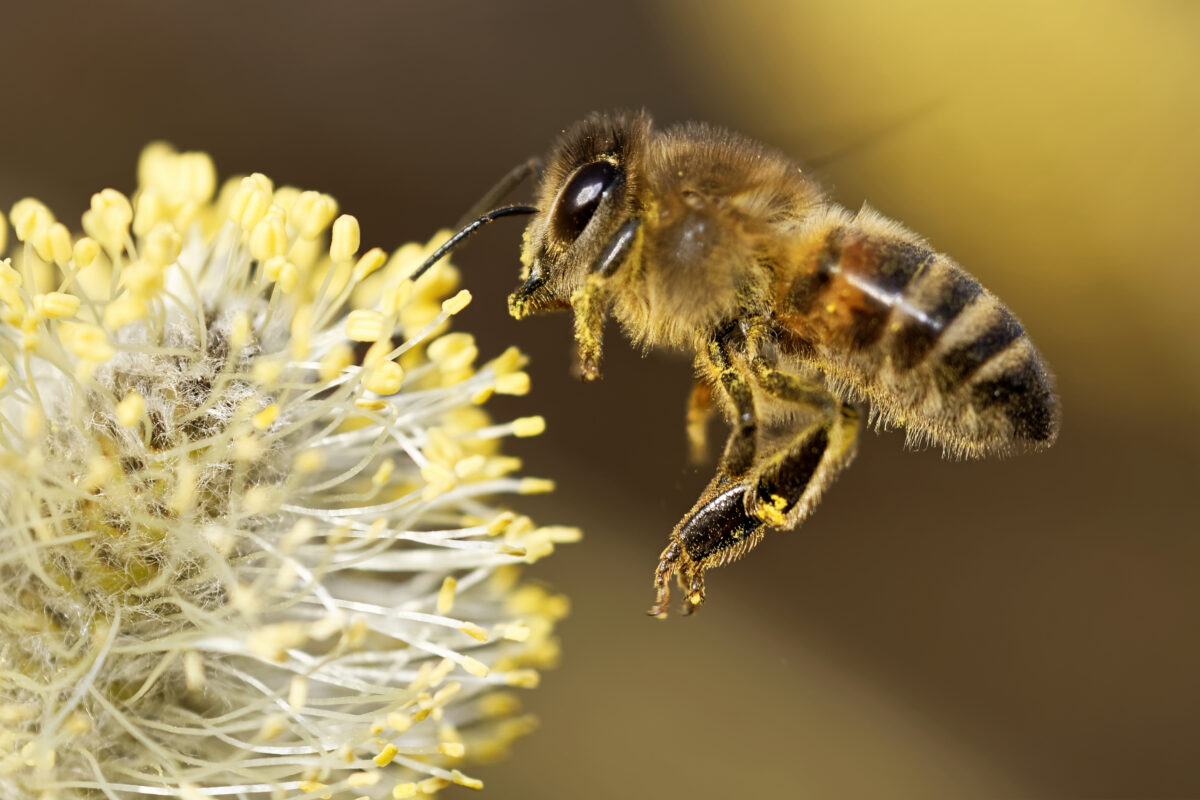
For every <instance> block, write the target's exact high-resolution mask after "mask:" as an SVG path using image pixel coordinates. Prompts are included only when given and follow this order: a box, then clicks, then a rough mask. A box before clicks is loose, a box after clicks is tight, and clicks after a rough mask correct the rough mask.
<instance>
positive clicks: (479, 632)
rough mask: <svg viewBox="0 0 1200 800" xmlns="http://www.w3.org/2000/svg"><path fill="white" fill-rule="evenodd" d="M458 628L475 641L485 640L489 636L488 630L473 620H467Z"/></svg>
mask: <svg viewBox="0 0 1200 800" xmlns="http://www.w3.org/2000/svg"><path fill="white" fill-rule="evenodd" d="M459 630H460V631H462V632H463V633H465V634H466V635H467V636H470V637H471V638H472V639H474V640H475V641H477V642H486V641H487V640H488V638H489V635H488V632H487V631H486V630H485V629H484V628H482V627H481V626H479V625H476V624H475V623H474V622H468V623H467V624H466V625H463V626H462V627H461V628H459Z"/></svg>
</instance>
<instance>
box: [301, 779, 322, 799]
mask: <svg viewBox="0 0 1200 800" xmlns="http://www.w3.org/2000/svg"><path fill="white" fill-rule="evenodd" d="M297 786H298V787H299V789H300V791H302V792H304V793H305V794H316V793H317V792H323V791H325V790H326V789H328V788H329V785H328V784H325V783H321V782H320V781H311V780H309V781H300V783H298V784H297ZM327 796H328V795H327Z"/></svg>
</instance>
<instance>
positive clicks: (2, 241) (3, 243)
mask: <svg viewBox="0 0 1200 800" xmlns="http://www.w3.org/2000/svg"><path fill="white" fill-rule="evenodd" d="M7 249H8V225H6V224H5V222H4V218H3V217H0V253H3V252H5V251H6V250H7Z"/></svg>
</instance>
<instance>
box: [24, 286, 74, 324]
mask: <svg viewBox="0 0 1200 800" xmlns="http://www.w3.org/2000/svg"><path fill="white" fill-rule="evenodd" d="M33 307H34V309H35V310H36V311H37V312H38V313H39V314H41V315H42V316H43V317H45V318H46V319H63V318H65V317H73V316H75V313H76V312H77V311H79V298H78V297H76V296H75V295H73V294H66V293H64V292H48V293H46V294H39V295H37V296H36V297H34V299H33Z"/></svg>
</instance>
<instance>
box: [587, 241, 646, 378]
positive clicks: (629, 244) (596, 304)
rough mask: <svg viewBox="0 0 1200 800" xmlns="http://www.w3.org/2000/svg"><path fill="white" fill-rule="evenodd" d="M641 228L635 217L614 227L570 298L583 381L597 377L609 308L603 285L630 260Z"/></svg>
mask: <svg viewBox="0 0 1200 800" xmlns="http://www.w3.org/2000/svg"><path fill="white" fill-rule="evenodd" d="M641 226H642V220H641V219H640V218H638V217H634V218H633V219H630V220H628V221H627V222H625V223H624V224H623V225H621V227H620V228H617V231H616V233H614V234H613V235H612V238H610V239H609V240H608V243H607V244H606V245H604V248H603V249H602V250H601V251H600V253H599V255H597V256H596V259H595V260H594V261H593V262H592V263H591V265H590V266H589V267H588V275H587V278H586V280H585V281H584V284H583V286H582V288H580V289H577V290H576V291H575V292H574V293H573V294H572V295H571V309H572V310H573V311H574V312H575V344H576V346H577V347H578V353H579V374H580V376H581V377H582V378H583V379H584V380H589V381H591V380H595V379H596V378H599V377H600V352H601V349H602V348H601V344H602V342H603V339H604V316H605V312H606V311H607V308H608V294H607V291H606V288H605V284H606V283H607V282H608V280H609V278H611V277H612V275H613V273H615V272H616V271H617V270H618V269H620V267H621V265H623V264H624V263H625V262H626V261H628V260H629V254H630V253H631V252H633V247H634V245H635V244H636V242H637V236H638V231H639V230H641Z"/></svg>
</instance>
